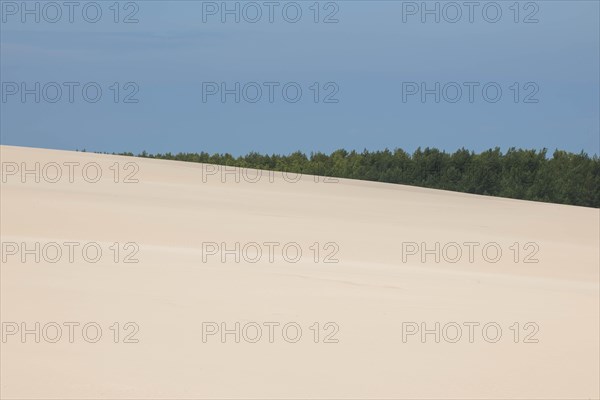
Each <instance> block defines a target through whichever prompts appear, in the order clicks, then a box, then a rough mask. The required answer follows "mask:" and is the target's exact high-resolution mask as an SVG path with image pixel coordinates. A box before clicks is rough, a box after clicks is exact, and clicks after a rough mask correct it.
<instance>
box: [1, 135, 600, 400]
mask: <svg viewBox="0 0 600 400" xmlns="http://www.w3.org/2000/svg"><path fill="white" fill-rule="evenodd" d="M0 157H1V160H0V161H1V162H2V163H3V168H4V171H5V172H10V168H11V166H14V165H15V164H10V163H17V164H16V165H18V166H19V168H20V167H21V163H26V164H25V165H26V166H27V167H28V168H33V166H34V164H35V163H36V162H39V163H40V167H44V166H46V171H45V172H46V175H45V176H46V178H47V179H52V178H53V177H54V175H55V170H53V169H52V168H51V164H48V163H52V162H56V163H58V164H63V163H65V162H78V163H80V165H79V166H78V167H75V175H74V182H73V183H70V182H69V179H68V176H67V172H68V169H67V167H64V166H63V177H62V179H60V180H59V182H57V183H49V182H46V181H45V180H44V177H43V176H42V177H41V179H40V180H41V181H40V183H36V182H35V181H34V179H35V176H34V175H28V176H26V178H27V182H26V183H22V182H21V176H20V173H17V174H16V175H9V176H5V177H4V178H5V180H6V182H3V183H2V184H1V185H2V186H1V198H0V199H1V227H0V233H1V236H2V242H3V257H4V258H5V260H3V262H2V266H1V276H0V278H1V306H0V307H1V320H2V323H3V331H4V333H5V337H4V339H5V340H4V342H3V343H1V352H0V353H1V365H0V366H1V372H0V380H1V392H0V397H1V398H40V399H41V398H57V399H58V398H64V399H82V398H123V399H124V398H178V399H187V398H190V399H191V398H236V397H246V398H248V397H252V398H307V397H309V398H315V397H318V398H347V397H351V398H471V399H483V398H536V399H540V398H553V399H558V398H561V399H566V398H598V397H599V396H600V393H599V385H600V381H599V375H600V370H599V364H600V348H599V337H600V332H599V315H600V312H599V257H600V256H599V242H600V237H599V229H600V213H599V210H598V209H591V208H583V207H573V206H563V205H554V204H544V203H536V202H528V201H519V200H510V199H501V198H492V197H484V196H475V195H468V194H460V193H452V192H446V191H438V190H430V189H422V188H415V187H410V186H402V185H391V184H382V183H372V182H362V181H353V180H339V181H338V182H337V183H323V182H322V179H321V181H320V182H318V183H315V182H314V178H313V177H310V176H305V177H302V180H301V181H299V182H297V183H291V182H287V181H286V180H284V179H282V176H281V174H275V176H274V182H273V183H271V182H269V175H268V174H267V173H266V172H264V174H263V177H262V179H260V181H259V182H258V183H249V182H247V181H246V180H244V179H243V177H242V178H241V179H240V183H236V182H235V176H234V175H232V174H229V175H225V176H224V178H226V179H227V182H226V183H222V182H221V174H218V173H217V174H216V175H209V176H207V175H206V174H207V173H212V172H213V171H215V168H216V167H214V166H206V165H204V166H203V165H202V164H194V163H183V162H175V161H162V160H150V159H138V158H129V157H117V156H107V155H96V154H89V153H76V152H65V151H54V150H44V149H31V148H21V147H11V146H2V147H1V148H0ZM93 162H95V163H98V165H100V166H101V168H102V172H103V177H102V179H101V180H100V181H99V182H97V183H88V182H86V181H85V180H84V179H82V174H81V166H83V165H85V164H89V163H93ZM115 162H118V163H119V165H118V167H119V169H120V171H121V174H120V176H119V181H122V180H123V178H124V176H125V175H126V173H127V172H129V171H132V169H128V170H127V171H125V170H124V166H125V164H126V163H135V164H137V166H139V171H138V172H137V174H136V175H135V177H136V178H137V179H138V180H139V183H122V182H119V183H114V176H113V171H112V170H110V169H109V167H110V166H111V165H113V164H114V163H115ZM48 165H50V167H49V166H48ZM89 165H93V164H89ZM203 168H205V172H204V177H205V178H206V179H205V180H206V182H203V172H202V169H203ZM88 172H90V176H91V177H92V178H93V175H94V174H93V169H90V170H88ZM254 174H255V172H254V171H252V172H249V173H248V174H247V178H251V177H253V176H254ZM289 178H293V175H290V176H289ZM288 180H289V179H288ZM35 242H39V243H40V246H42V247H43V246H44V245H47V244H48V243H50V242H57V243H59V244H60V247H61V248H62V249H63V250H65V249H67V247H64V245H63V243H64V242H78V243H80V244H81V245H80V246H79V247H76V249H75V253H74V257H75V261H74V262H73V263H70V262H69V260H68V254H67V253H63V255H62V258H61V259H60V260H59V261H58V262H56V263H50V262H48V261H49V259H50V258H52V257H54V250H53V249H52V248H51V247H50V246H46V248H47V250H48V252H47V254H46V255H45V256H46V257H44V255H43V254H42V255H41V257H42V259H41V261H40V262H39V263H36V262H35V260H34V254H32V255H28V256H27V258H26V261H25V262H22V260H21V257H20V256H21V252H18V253H17V254H16V255H11V254H9V253H12V252H14V248H11V247H10V243H18V244H19V247H18V248H17V251H20V250H22V245H21V243H25V246H29V248H33V246H34V245H35ZM89 242H96V243H98V245H99V246H100V247H101V248H102V250H103V253H102V258H101V259H100V261H98V262H97V263H91V262H87V261H85V260H84V259H83V258H82V255H81V247H82V246H83V244H86V243H89ZM114 242H118V243H119V245H120V247H121V252H120V254H119V257H118V259H119V261H120V262H118V263H115V261H114V259H113V256H114V253H113V252H112V251H111V250H110V249H109V246H111V244H112V243H114ZM127 242H134V243H136V244H137V245H138V246H139V252H138V253H137V255H136V256H135V258H137V259H139V263H124V262H123V258H124V256H125V255H126V254H128V253H129V251H125V250H123V245H124V244H125V243H127ZM207 242H216V243H221V242H227V244H228V246H229V248H234V244H235V242H239V243H240V245H241V247H243V246H244V245H246V244H247V243H250V242H256V243H258V244H260V246H261V248H262V249H263V254H262V258H261V259H260V260H259V262H256V263H251V262H247V261H246V260H244V258H243V257H242V259H241V261H240V262H239V263H236V262H235V261H234V256H233V255H230V256H228V258H227V260H226V261H227V262H225V263H222V262H221V260H220V257H219V255H213V256H207V262H203V255H202V254H203V253H202V243H207ZM264 242H279V243H281V245H280V246H279V247H276V248H275V252H274V261H273V262H269V254H268V247H265V245H263V243H264ZM291 242H295V243H297V245H298V246H300V248H301V249H302V258H301V259H300V260H299V261H298V262H296V263H292V262H291V259H292V258H293V257H295V251H294V250H293V248H292V249H291V250H290V251H289V253H288V261H286V260H285V259H284V258H283V257H282V250H281V249H282V246H283V245H284V244H286V243H291ZM315 242H317V243H318V247H319V248H320V252H319V260H318V261H319V262H315V260H314V256H315V254H314V252H313V251H312V250H311V249H310V247H311V246H312V245H313V243H315ZM329 242H333V243H335V245H329V247H328V248H326V249H325V248H324V246H325V244H326V243H329ZM403 242H405V243H406V242H416V243H421V242H426V243H427V245H428V247H429V248H434V245H435V242H439V243H440V245H441V247H444V245H445V244H447V243H449V242H456V243H458V244H462V243H464V242H479V243H480V246H478V247H476V248H475V253H474V257H475V260H474V262H472V263H471V262H469V260H468V258H469V257H468V254H467V251H468V248H467V247H462V248H463V250H464V251H465V252H464V253H463V256H462V258H461V260H460V261H458V262H456V263H451V262H448V261H446V260H444V259H443V258H442V259H441V260H440V262H439V263H436V262H435V260H434V255H430V256H428V258H427V259H426V262H425V263H423V262H421V260H420V256H419V255H412V256H408V257H407V259H406V262H403V255H402V249H403V246H402V243H403ZM492 242H494V243H497V246H499V247H500V248H501V249H502V257H501V259H500V260H499V261H498V262H496V263H492V262H491V261H486V260H485V259H484V258H483V257H482V251H481V249H482V247H483V245H484V244H486V243H492ZM515 242H517V243H518V246H519V247H520V253H519V257H518V261H519V262H515V261H514V259H513V257H514V252H513V251H512V250H511V249H510V246H512V245H513V243H515ZM529 242H532V243H535V245H530V247H528V248H527V250H525V249H524V248H523V247H524V246H525V244H526V243H529ZM461 246H462V245H461ZM536 246H537V253H536V254H535V256H533V259H537V260H538V261H539V262H537V263H524V262H523V259H524V257H525V256H526V255H527V254H529V253H530V252H532V251H534V250H536ZM336 247H337V248H338V250H339V251H337V254H335V256H334V257H333V258H334V259H337V260H339V262H337V263H324V262H323V258H324V257H325V256H326V255H327V254H329V253H331V252H332V251H333V250H335V249H336ZM314 248H315V247H313V249H314ZM131 249H133V247H132V248H130V249H129V250H131ZM513 249H514V247H513ZM246 250H247V251H246V253H245V256H246V257H247V258H251V257H254V256H255V255H256V248H255V247H254V248H251V247H248V246H246ZM447 250H448V251H449V253H448V254H447V258H451V257H454V255H455V253H454V252H453V251H454V250H452V249H450V248H449V247H447ZM89 254H92V255H91V256H90V257H93V255H94V251H93V250H91V251H90V253H89ZM219 254H220V253H219ZM488 256H489V257H490V259H491V258H493V257H495V251H494V250H493V248H492V249H491V250H489V253H488ZM22 322H24V323H25V324H26V325H25V327H26V328H28V329H31V330H35V329H34V327H35V323H36V322H39V323H40V324H41V325H40V326H41V327H43V326H45V325H46V327H47V329H46V330H45V331H44V332H41V331H42V328H40V336H41V337H40V343H35V334H33V333H32V334H28V335H26V336H25V340H24V343H23V340H22V338H21V336H20V333H21V332H18V333H16V334H14V335H8V334H7V332H8V331H10V329H12V328H14V327H15V326H17V327H18V328H19V329H20V330H21V326H20V324H21V323H22ZM52 322H55V323H56V324H58V325H59V326H62V337H61V338H60V339H59V340H58V342H57V343H50V340H52V338H53V337H54V335H55V330H54V328H52V325H47V324H49V323H52ZM66 322H78V323H80V325H79V326H78V327H75V328H74V338H73V341H74V342H73V343H69V338H68V328H67V326H65V325H64V323H66ZM88 322H95V323H97V324H99V325H100V327H101V328H102V330H103V331H102V337H101V338H100V340H99V341H98V342H97V343H88V342H86V341H85V340H84V338H83V336H82V333H81V328H82V326H83V325H84V324H86V323H88ZM114 322H119V323H120V329H119V330H120V333H121V335H120V337H119V340H118V341H119V343H114V342H113V331H112V330H110V329H109V327H110V326H111V325H112V324H113V323H114ZM127 322H134V323H136V324H137V326H139V332H137V333H136V334H135V335H134V338H136V339H138V340H139V342H138V343H123V341H124V336H125V335H126V333H127V332H131V331H132V329H133V327H131V326H130V327H129V330H127V331H126V330H125V329H124V324H125V323H127ZM203 322H216V323H219V324H220V323H221V322H225V323H227V326H228V327H229V328H230V329H233V328H234V324H235V322H239V323H240V324H241V326H242V327H243V326H245V324H249V323H253V322H255V323H257V324H259V325H262V334H263V336H262V338H261V339H260V340H258V342H257V343H250V342H249V341H248V340H246V339H245V338H244V337H242V338H241V339H240V343H235V341H234V339H235V338H234V335H233V334H230V335H227V336H226V337H225V339H226V340H225V343H222V341H221V339H220V336H219V335H213V336H208V337H207V341H206V343H203V340H202V327H203V325H202V324H203ZM266 322H274V323H279V324H280V325H279V326H278V327H277V326H275V327H274V337H273V343H270V342H269V338H268V333H269V330H268V327H267V326H265V325H263V324H264V323H266ZM290 322H292V323H297V324H299V326H300V327H301V328H302V337H301V339H300V340H299V341H298V342H297V343H288V342H287V341H286V340H285V338H284V337H283V335H282V332H281V328H282V326H283V325H284V324H286V323H290ZM314 322H319V323H320V326H319V331H320V335H319V338H318V341H319V343H314V340H313V339H314V335H313V334H314V331H313V330H311V329H310V327H311V326H312V325H313V323H314ZM327 322H332V323H335V324H336V325H337V327H339V330H338V331H337V333H335V335H334V336H333V338H334V339H337V340H338V343H323V341H324V339H325V336H327V334H328V333H332V332H333V330H334V328H335V326H334V325H328V326H327V328H328V329H327V330H325V324H326V323H327ZM406 322H416V323H418V324H420V323H421V322H425V323H427V327H428V328H429V329H433V328H434V326H435V325H434V324H435V323H436V322H439V323H440V324H441V326H442V327H443V326H444V325H445V324H448V323H451V322H456V323H457V324H458V325H459V326H462V337H461V339H459V340H458V342H457V343H450V342H449V341H448V340H449V339H452V338H453V337H454V336H455V330H453V328H449V329H448V330H446V332H445V333H446V335H447V336H446V337H444V336H442V337H441V338H440V343H436V342H435V337H434V334H430V335H427V336H426V337H425V339H426V340H425V343H422V341H421V338H420V336H419V335H413V336H408V337H407V340H406V342H403V340H402V339H403V335H402V333H403V323H406ZM468 322H477V323H480V325H479V326H476V327H475V328H474V337H473V343H470V342H469V338H468V333H469V332H468V327H467V326H465V325H463V324H464V323H468ZM490 322H491V323H497V324H498V325H499V326H500V327H501V328H502V337H501V338H500V339H499V340H498V341H497V342H496V343H489V342H488V341H486V340H485V338H484V336H483V334H482V331H481V328H482V326H483V325H484V324H486V323H490ZM515 322H518V323H519V324H520V325H519V332H520V335H519V338H518V343H515V342H514V331H513V330H511V329H510V326H513V324H514V323H515ZM528 322H531V323H534V324H536V325H527V329H525V324H526V323H528ZM11 323H14V324H11ZM15 324H16V325H15ZM246 326H247V327H248V328H249V329H247V330H246V331H245V333H246V334H247V339H249V340H250V339H252V338H253V337H254V336H255V330H254V328H251V327H252V326H253V325H246ZM405 326H406V325H405ZM535 326H537V327H539V331H538V332H536V333H535V334H534V335H533V336H532V337H529V339H536V340H537V341H538V343H524V340H525V336H527V334H528V333H532V332H533V330H534V328H535ZM447 327H450V325H447ZM513 327H514V326H513ZM44 333H45V336H44V335H43V334H44ZM441 333H443V332H441ZM94 336H95V332H94V329H93V328H91V330H89V331H88V336H87V337H88V338H92V339H93V337H94ZM294 336H295V331H294V328H290V329H289V330H288V336H287V338H288V339H289V340H291V339H293V338H294ZM494 336H495V331H494V329H493V328H490V329H489V330H488V336H486V338H488V339H490V340H491V339H493V338H494ZM445 338H446V339H448V340H446V339H445ZM330 339H331V337H330Z"/></svg>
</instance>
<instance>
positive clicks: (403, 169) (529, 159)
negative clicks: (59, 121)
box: [119, 148, 600, 208]
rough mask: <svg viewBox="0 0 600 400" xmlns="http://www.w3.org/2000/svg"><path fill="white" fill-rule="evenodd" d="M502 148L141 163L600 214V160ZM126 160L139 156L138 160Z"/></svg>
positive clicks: (197, 156)
mask: <svg viewBox="0 0 600 400" xmlns="http://www.w3.org/2000/svg"><path fill="white" fill-rule="evenodd" d="M547 152H548V151H547V149H542V150H523V149H516V148H510V149H508V151H506V152H505V153H503V152H501V151H500V148H495V149H489V150H486V151H483V152H481V153H478V154H477V153H475V152H473V151H469V150H466V149H464V148H462V149H460V150H457V151H455V152H454V153H447V152H445V151H440V150H438V149H435V148H425V149H421V148H418V149H417V150H415V151H414V152H413V153H412V154H410V153H407V152H406V151H404V150H402V149H395V150H393V151H392V150H388V149H385V150H382V151H368V150H364V151H362V152H356V151H346V150H343V149H340V150H336V151H334V152H332V153H331V154H325V153H321V152H316V153H311V154H310V155H306V154H304V153H302V152H299V151H297V152H294V153H291V154H289V155H279V154H272V155H268V154H264V155H263V154H259V153H256V152H251V153H249V154H247V155H244V156H239V157H233V156H232V155H231V154H228V153H225V154H209V153H205V152H201V153H177V154H171V153H165V154H160V153H158V154H148V153H146V152H145V151H144V152H142V153H140V154H138V155H137V156H138V157H146V158H158V159H166V160H178V161H188V162H197V163H208V164H218V165H228V166H235V167H243V168H256V169H265V170H272V171H287V172H293V173H302V174H308V175H320V176H331V177H337V178H350V179H361V180H367V181H377V182H388V183H397V184H404V185H412V186H421V187H426V188H432V189H443V190H452V191H456V192H463V193H474V194H481V195H488V196H499V197H508V198H513V199H522V200H533V201H543V202H550V203H559V204H570V205H577V206H586V207H596V208H599V207H600V159H599V158H598V156H597V155H594V156H593V157H590V156H589V155H588V154H586V153H584V152H581V153H579V154H576V153H570V152H567V151H562V150H556V151H554V153H553V154H552V157H549V156H548V154H547ZM119 155H128V156H134V154H133V153H120V154H119Z"/></svg>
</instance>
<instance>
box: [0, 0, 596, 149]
mask: <svg viewBox="0 0 600 400" xmlns="http://www.w3.org/2000/svg"><path fill="white" fill-rule="evenodd" d="M63 3H64V2H63V1H62V0H61V1H58V2H56V3H54V4H58V7H56V6H55V5H50V6H48V5H46V2H36V1H27V2H26V4H27V5H26V7H28V9H27V10H24V9H23V4H22V2H21V1H17V2H12V1H5V0H2V2H1V8H2V25H1V38H0V43H1V50H0V57H1V60H0V72H1V79H0V80H1V81H2V100H1V101H2V102H1V103H0V106H1V107H2V109H1V111H0V119H1V121H0V128H1V140H0V141H1V143H2V144H9V145H20V146H34V147H46V148H55V149H73V150H74V149H83V148H86V149H87V150H88V151H108V152H113V151H114V152H121V151H133V152H140V151H142V150H147V151H149V152H167V151H170V152H179V151H183V152H200V151H207V152H211V153H212V152H221V153H222V152H229V153H232V154H234V155H240V154H245V153H247V152H250V151H258V152H263V153H265V152H267V153H273V152H274V153H289V152H292V151H296V150H301V151H305V152H310V151H323V152H330V151H332V150H335V149H338V148H346V149H349V150H350V149H356V150H362V149H364V148H367V149H369V150H377V149H383V148H386V147H387V148H396V147H400V148H404V149H405V150H408V151H412V150H414V149H415V148H417V147H419V146H421V147H427V146H429V147H437V148H440V149H444V150H447V151H454V150H455V149H457V148H460V147H466V148H468V149H472V150H476V151H480V150H483V149H487V148H490V147H495V146H499V147H501V148H502V149H503V150H505V149H506V148H508V147H512V146H514V147H523V148H536V149H539V148H543V147H546V148H549V149H550V151H552V150H554V149H555V148H559V149H565V150H569V151H574V152H579V151H581V150H584V151H586V152H588V153H590V154H599V153H600V150H599V147H600V126H599V119H600V116H599V113H600V111H599V110H600V104H599V98H600V94H599V87H600V82H599V79H600V76H599V75H600V66H599V59H600V55H599V49H600V28H599V20H600V9H599V2H598V1H573V0H569V1H538V2H520V3H517V4H516V5H515V1H497V2H470V3H469V2H467V1H458V2H446V1H442V2H436V1H427V2H422V1H418V2H403V1H337V2H319V3H317V4H316V5H315V2H314V1H297V2H277V1H273V2H268V1H266V0H265V1H258V2H251V3H250V4H246V3H248V2H235V1H228V2H227V3H223V2H221V1H219V2H202V1H137V2H120V3H119V7H115V6H114V3H115V2H114V1H97V2H96V3H93V2H85V1H83V2H78V6H73V8H72V9H70V8H69V7H67V6H65V5H64V4H63ZM91 3H93V4H91ZM36 4H37V5H36ZM36 7H37V9H38V10H39V13H38V11H36ZM225 7H227V9H228V10H235V9H236V8H237V9H238V10H239V13H238V14H237V15H236V11H234V12H233V13H232V14H228V13H225V12H223V11H224V8H225ZM424 7H426V8H427V10H434V11H432V13H427V12H424ZM84 8H85V11H84ZM117 8H118V13H117ZM436 8H437V10H439V12H437V11H435V10H436ZM28 10H34V11H33V13H28V12H27V11H28ZM98 11H100V12H101V15H100V16H98V17H97V15H98V14H97V12H98ZM425 11H426V10H425ZM71 12H72V14H71ZM298 12H301V15H299V14H298ZM36 13H38V14H37V15H36ZM37 17H39V22H37V21H36V20H35V19H36V18H37ZM237 17H239V22H236V21H235V19H236V18H237ZM436 18H439V22H436ZM23 19H24V20H25V21H24V22H23ZM70 19H72V21H73V22H70ZM115 19H116V20H117V21H118V22H115ZM223 19H225V22H223ZM94 20H97V22H93V21H94ZM125 20H127V21H129V22H132V23H125ZM135 20H137V22H135ZM52 21H56V22H52ZM293 21H297V22H293ZM315 21H317V22H315ZM336 21H337V22H336ZM423 21H424V22H423ZM36 82H39V88H38V87H37V86H36ZM69 82H73V83H69ZM115 83H116V85H115ZM236 83H239V90H238V91H237V93H236ZM315 83H316V84H315ZM222 85H224V87H223V86H222ZM84 86H85V87H86V93H83V87H84ZM284 87H285V90H284ZM98 88H100V90H102V95H101V97H97V96H96V94H95V93H96V90H97V89H98ZM298 88H300V90H301V91H302V94H301V96H297V94H296V93H297V90H298ZM484 88H485V89H484ZM58 89H60V90H61V92H59V90H58ZM223 89H225V90H229V92H226V93H229V94H226V95H225V97H224V98H222V96H221V95H222V90H223ZM258 89H260V96H259V91H258ZM70 90H72V92H71V93H70ZM498 90H500V91H501V94H499V93H500V92H498ZM424 91H425V92H424ZM423 93H425V95H424V97H423V96H422V94H423ZM70 95H72V99H69V97H70ZM84 95H87V97H85V96H84ZM270 95H272V98H271V99H270V98H269V97H270ZM36 96H37V97H39V103H37V102H36V100H37V99H36ZM236 96H238V97H239V103H237V102H236V101H235V100H236V99H235V97H236ZM286 96H287V97H286ZM436 97H438V99H437V100H439V102H436ZM70 100H72V102H71V101H70ZM95 100H97V101H96V102H93V101H95ZM136 100H137V102H126V101H136ZM271 100H272V101H271ZM296 100H297V101H296ZM315 100H316V102H315ZM294 101H295V102H294Z"/></svg>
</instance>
